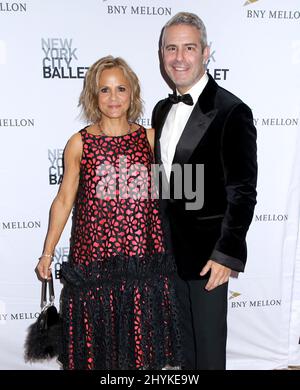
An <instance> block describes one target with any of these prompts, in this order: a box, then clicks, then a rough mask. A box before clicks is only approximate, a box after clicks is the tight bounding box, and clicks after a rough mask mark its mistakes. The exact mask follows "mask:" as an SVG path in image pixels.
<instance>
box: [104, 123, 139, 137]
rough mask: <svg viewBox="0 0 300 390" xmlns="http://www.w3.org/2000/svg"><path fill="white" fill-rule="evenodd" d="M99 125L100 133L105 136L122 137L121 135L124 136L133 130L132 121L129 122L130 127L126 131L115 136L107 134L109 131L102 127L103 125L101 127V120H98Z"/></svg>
mask: <svg viewBox="0 0 300 390" xmlns="http://www.w3.org/2000/svg"><path fill="white" fill-rule="evenodd" d="M97 125H98V129H99V131H100V135H105V136H107V137H120V136H123V135H127V134H130V133H131V131H132V123H128V125H129V127H128V130H127V132H126V133H124V134H121V135H120V136H119V135H117V136H114V135H110V134H107V133H106V132H105V131H104V130H103V129H102V127H101V125H100V122H98V123H97Z"/></svg>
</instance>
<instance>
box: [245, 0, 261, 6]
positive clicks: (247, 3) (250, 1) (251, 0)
mask: <svg viewBox="0 0 300 390" xmlns="http://www.w3.org/2000/svg"><path fill="white" fill-rule="evenodd" d="M257 1H258V0H248V1H246V3H244V7H245V5H250V4H253V3H256V2H257Z"/></svg>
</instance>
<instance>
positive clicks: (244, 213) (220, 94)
mask: <svg viewBox="0 0 300 390" xmlns="http://www.w3.org/2000/svg"><path fill="white" fill-rule="evenodd" d="M171 107H172V103H171V102H170V100H169V99H165V100H161V101H159V102H158V103H157V104H156V106H155V108H154V110H153V114H152V127H154V129H155V130H156V131H155V141H156V142H155V158H156V163H158V164H162V161H161V152H160V137H161V133H162V128H163V126H164V123H165V120H166V118H167V116H168V113H169V111H170V109H171ZM173 164H180V165H181V166H183V165H184V164H193V166H195V164H204V204H203V207H202V208H201V209H199V210H187V209H186V204H187V202H189V201H190V200H188V199H186V198H185V197H184V196H183V197H182V199H176V198H175V197H172V188H173V186H174V181H172V179H171V180H170V188H171V198H170V199H167V200H161V209H162V216H163V219H164V222H165V225H166V223H167V226H168V228H167V234H168V236H170V237H169V238H171V241H172V246H173V248H172V250H173V251H174V255H175V258H176V263H177V267H178V272H179V274H180V275H181V277H183V278H185V279H199V278H200V276H199V272H200V271H201V269H202V267H203V266H204V265H205V263H206V262H207V261H208V260H209V259H212V260H215V261H216V262H218V263H220V264H223V265H226V266H227V267H229V268H231V269H232V270H235V271H243V270H244V267H245V263H246V258H247V247H246V240H245V238H246V233H247V231H248V228H249V225H250V223H251V221H252V218H253V212H254V207H255V204H256V180H257V158H256V129H255V127H254V124H253V117H252V113H251V110H250V108H249V107H248V106H247V105H246V104H244V103H243V102H242V101H241V100H240V99H239V98H237V97H236V96H234V95H233V94H231V93H230V92H228V91H226V90H225V89H224V88H221V87H220V86H218V84H217V83H216V82H215V81H214V79H213V78H212V77H211V76H210V75H209V81H208V83H207V84H206V87H205V88H204V90H203V92H202V93H201V95H200V97H199V99H198V101H197V102H196V104H195V106H194V108H193V111H192V113H191V115H190V117H189V119H188V122H187V124H186V126H185V128H184V131H183V133H182V135H181V138H180V139H179V142H178V144H177V147H176V151H175V156H174V160H173ZM194 173H195V172H194ZM191 180H192V181H194V180H197V176H196V175H195V174H194V175H193V177H192V178H191ZM183 182H184V180H183ZM191 184H193V183H191ZM183 192H184V191H183ZM169 229H170V230H169Z"/></svg>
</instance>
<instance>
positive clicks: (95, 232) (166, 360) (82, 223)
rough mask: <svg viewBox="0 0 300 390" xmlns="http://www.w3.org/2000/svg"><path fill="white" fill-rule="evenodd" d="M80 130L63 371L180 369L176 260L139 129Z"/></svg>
mask: <svg viewBox="0 0 300 390" xmlns="http://www.w3.org/2000/svg"><path fill="white" fill-rule="evenodd" d="M80 133H81V137H82V142H83V154H82V159H81V169H80V180H79V188H78V193H77V198H76V201H75V207H74V212H73V225H72V234H71V246H70V256H69V261H68V262H66V263H63V266H62V279H63V283H64V288H63V290H62V294H61V313H62V317H63V324H64V325H63V352H62V354H61V356H60V358H59V360H60V361H61V362H62V364H63V367H64V368H65V369H69V370H72V369H108V370H111V369H161V368H163V367H165V366H180V365H181V353H180V331H179V313H178V309H177V302H176V292H175V290H174V285H173V279H174V277H175V272H176V266H175V263H174V259H173V257H172V256H171V255H170V254H169V253H167V252H166V251H165V246H164V240H163V228H162V223H161V219H160V216H159V208H158V199H156V196H154V194H155V188H154V186H153V183H152V180H151V174H152V172H151V166H152V163H153V154H152V151H151V148H150V145H149V142H148V139H147V133H146V130H145V129H144V128H143V127H140V128H138V129H137V130H136V131H134V132H132V133H130V134H127V135H124V136H119V137H110V136H104V135H101V136H97V135H92V134H90V133H88V131H87V129H86V128H85V129H83V130H81V131H80Z"/></svg>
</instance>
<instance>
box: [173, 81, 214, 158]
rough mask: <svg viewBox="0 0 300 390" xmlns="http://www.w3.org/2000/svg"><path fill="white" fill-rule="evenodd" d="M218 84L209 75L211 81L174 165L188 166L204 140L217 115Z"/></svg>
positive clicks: (188, 128) (200, 98) (187, 124)
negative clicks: (215, 101)
mask: <svg viewBox="0 0 300 390" xmlns="http://www.w3.org/2000/svg"><path fill="white" fill-rule="evenodd" d="M217 88H218V86H217V84H216V82H215V81H214V79H213V78H212V77H211V76H210V75H209V81H208V83H207V85H206V86H205V88H204V90H203V92H202V93H201V95H200V96H199V99H198V102H197V103H196V104H195V107H194V109H193V111H192V113H191V116H190V117H189V119H188V121H187V123H186V126H185V128H184V130H183V132H182V135H181V137H180V139H179V141H178V144H177V147H176V151H175V155H174V159H173V164H176V163H177V164H187V163H188V161H189V158H190V157H191V155H192V154H193V152H194V150H195V149H196V147H197V145H198V144H199V142H200V141H201V139H202V138H203V136H204V134H205V133H206V131H207V129H208V128H209V126H210V124H211V122H212V121H213V119H214V118H215V116H216V114H217V111H218V110H217V109H215V108H214V100H215V94H216V91H217Z"/></svg>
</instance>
